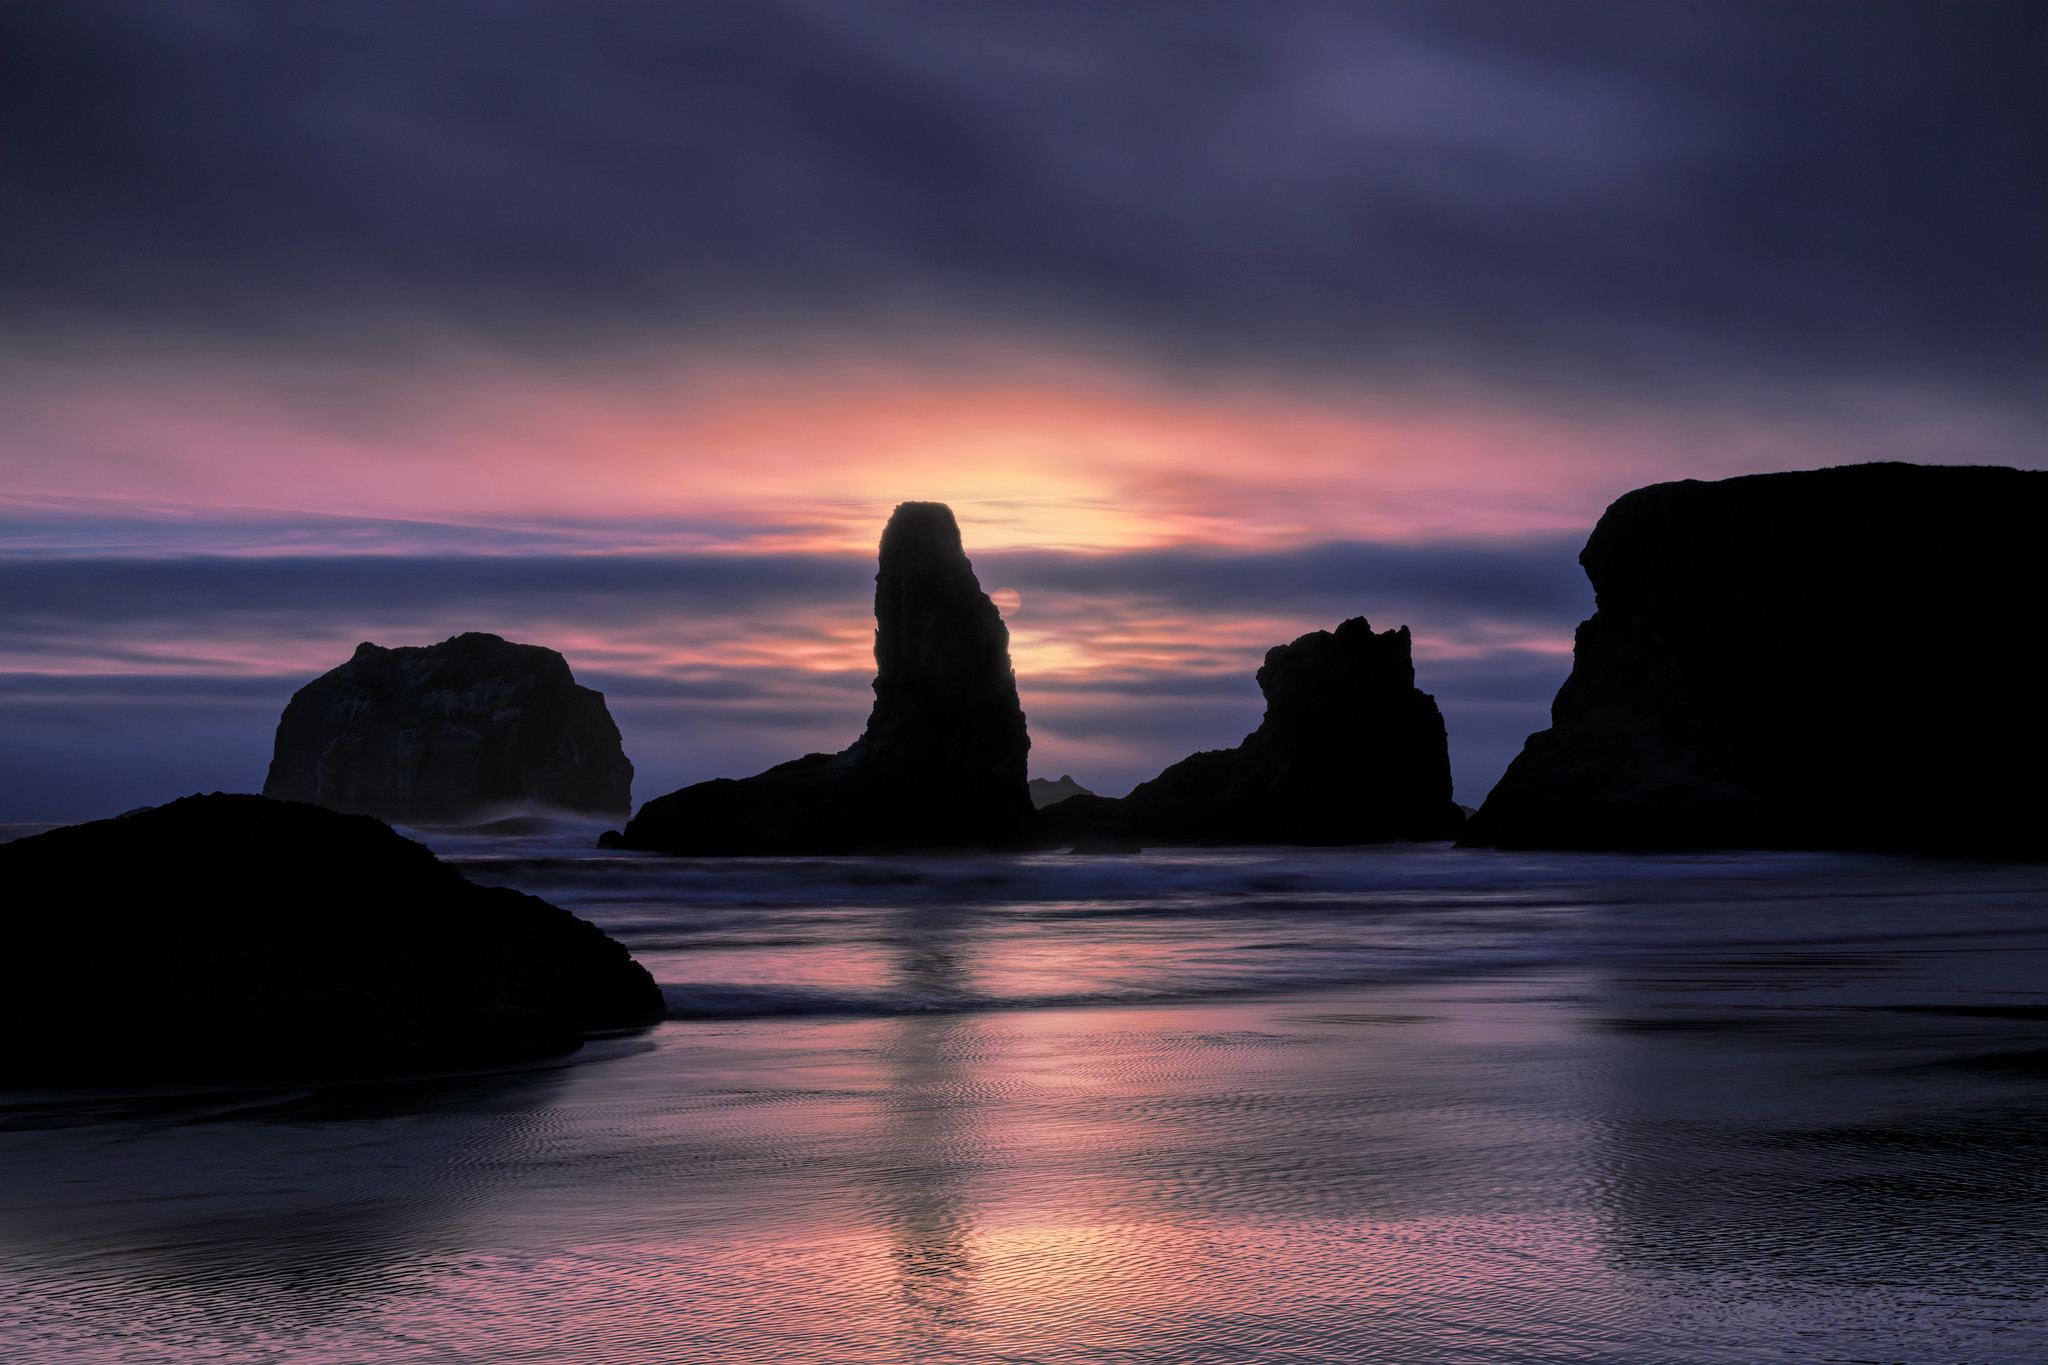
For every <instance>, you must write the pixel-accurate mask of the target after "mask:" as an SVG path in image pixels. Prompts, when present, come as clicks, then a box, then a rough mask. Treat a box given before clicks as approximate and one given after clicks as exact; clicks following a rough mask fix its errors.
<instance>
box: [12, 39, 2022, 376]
mask: <svg viewBox="0 0 2048 1365" xmlns="http://www.w3.org/2000/svg"><path fill="white" fill-rule="evenodd" d="M6 22H7V24H8V28H9V31H8V33H7V34H6V44H5V45H6V48H7V50H8V52H9V53H10V72H9V79H8V81H7V82H6V90H5V98H6V99H7V100H8V102H9V103H8V107H7V109H6V111H5V120H6V123H7V126H8V128H9V130H10V134H9V137H8V139H7V140H6V144H5V147H4V149H0V151H4V154H5V156H6V157H7V158H8V164H7V166H6V168H5V173H6V176H7V180H8V183H9V184H10V186H11V188H12V192H11V194H10V196H9V213H10V218H9V223H8V228H7V232H6V234H5V240H6V242H7V243H8V246H7V250H8V251H9V252H10V253H11V258H10V262H9V267H8V270H7V276H8V278H9V280H10V281H12V285H11V287H12V289H13V291H14V292H13V297H12V299H11V302H10V314H11V316H13V317H14V318H15V319H16V320H17V321H16V327H17V329H18V331H17V335H19V336H21V337H23V338H26V339H27V340H28V342H30V343H31V344H38V345H43V346H48V345H50V344H52V342H53V339H60V338H67V337H68V338H71V339H73V340H76V339H77V338H78V337H79V336H80V335H82V334H86V333H90V334H93V335H100V334H102V333H114V334H118V335H119V336H121V337H122V338H123V339H124V344H134V345H141V346H144V347H145V348H146V347H147V346H148V345H149V344H151V343H149V341H148V339H147V337H146V336H145V337H142V338H141V339H139V340H138V339H137V332H138V329H149V330H152V331H153V332H155V333H158V334H161V333H163V332H164V331H165V330H166V329H168V332H169V333H173V334H175V333H211V334H214V335H218V336H227V337H231V338H238V339H239V341H240V342H249V341H250V340H251V339H253V338H262V339H265V340H266V342H267V341H275V340H276V339H278V338H287V339H289V341H290V344H292V345H296V346H300V347H306V348H313V349H325V350H331V351H337V352H350V353H352V357H353V363H357V364H360V365H365V366H367V365H373V364H375V363H377V361H376V359H375V357H376V356H377V355H378V353H379V351H380V350H381V349H386V348H388V347H389V346H390V344H391V327H392V326H393V325H395V324H401V323H402V324H404V325H405V326H414V325H417V327H419V328H422V329H425V330H426V331H427V332H436V331H439V332H441V333H446V332H449V331H454V332H460V333H465V334H470V335H483V336H489V337H491V338H493V341H494V344H502V345H506V346H509V347H511V348H513V349H515V350H516V349H522V348H523V349H525V350H526V351H527V352H529V353H547V354H551V355H554V356H556V357H560V356H562V355H565V354H575V355H583V356H587V355H588V354H590V353H591V349H592V347H593V346H597V345H599V343H601V342H602V343H604V344H612V343H619V344H626V343H628V342H630V340H631V339H632V338H634V337H636V336H637V337H646V336H660V337H668V338H673V337H676V336H678V335H695V336H700V337H712V338H720V339H726V340H732V341H735V343H737V341H738V339H743V338H745V337H747V336H750V335H788V336H800V335H802V334H804V331H805V329H816V328H825V329H827V330H829V331H833V332H835V333H837V334H841V335H845V334H857V335H858V336H860V337H861V338H863V339H864V341H865V342H866V343H867V344H869V345H871V346H873V345H887V344H888V340H889V338H890V337H891V336H892V335H904V336H911V337H915V336H922V335H925V334H926V333H928V332H931V331H933V330H937V331H938V332H941V333H944V332H948V331H953V332H958V331H963V330H965V331H982V330H989V329H993V330H995V331H997V332H1003V333H1009V334H1017V335H1038V336H1041V337H1062V338H1066V339H1067V340H1068V342H1069V343H1077V342H1079V341H1080V340H1081V339H1084V338H1088V337H1094V338H1097V339H1098V340H1099V341H1100V342H1101V343H1102V344H1104V345H1109V346H1113V347H1125V348H1133V349H1135V350H1136V351H1139V352H1142V353H1144V354H1146V355H1149V356H1152V357H1154V358H1155V359H1158V360H1160V361H1161V362H1162V363H1167V364H1188V365H1193V366H1196V367H1197V368H1200V367H1205V366H1210V365H1214V364H1224V365H1228V366H1245V365H1250V366H1253V367H1260V366H1265V367H1273V366H1278V367H1280V368H1283V369H1284V368H1300V367H1307V368H1325V369H1327V368H1329V367H1331V366H1335V367H1337V368H1338V369H1339V370H1340V371H1344V372H1348V373H1354V374H1355V373H1357V371H1358V367H1359V366H1360V365H1365V366H1367V367H1370V368H1372V369H1374V370H1375V371H1377V372H1380V373H1386V372H1389V371H1404V370H1414V369H1416V368H1418V367H1420V368H1421V369H1424V370H1431V371H1435V370H1440V369H1444V368H1449V369H1453V370H1459V371H1462V372H1467V373H1477V374H1485V375H1489V376H1491V377H1492V380H1493V381H1497V382H1501V383H1510V384H1515V385H1521V386H1523V387H1525V388H1528V389H1531V390H1534V391H1538V392H1543V391H1549V390H1552V389H1554V388H1556V387H1557V386H1559V385H1565V386H1568V387H1571V388H1574V389H1578V390H1587V391H1590V390H1600V389H1621V390H1628V391H1635V390H1639V389H1642V388H1644V387H1657V388H1663V389H1666V390H1671V391H1692V390H1698V389H1702V388H1704V389H1709V390H1711V389H1714V388H1717V387H1723V386H1726V385H1728V384H1731V383H1734V384H1740V385H1750V386H1761V387H1763V388H1767V389H1768V388H1772V387H1773V386H1782V385H1784V384H1787V383H1789V384H1792V385H1795V386H1796V385H1805V384H1813V383H1832V382H1838V381H1846V382H1853V383H1859V384H1863V383H1870V382H1873V381H1874V380H1881V381H1882V382H1887V383H1898V382H1911V383H1914V384H1924V385H1928V386H1931V387H1933V388H1937V389H1945V390H1956V391H1960V392H1967V393H1970V394H1976V395H1980V396H1982V397H1984V398H1985V400H1986V401H1994V402H1997V403H2000V404H2005V405H2008V406H2016V407H2017V408H2018V409H2020V410H2023V411H2026V412H2030V413H2034V414H2037V415H2038V412H2039V403H2038V400H2037V399H2036V398H2034V397H2033V396H2032V394H2031V390H2032V386H2033V380H2034V376H2035V374H2036V373H2037V372H2038V363H2039V360H2040V358H2041V355H2042V339H2041V328H2040V325H2039V324H2040V320H2041V317H2042V315H2043V311H2044V307H2048V265H2044V263H2043V261H2042V258H2041V254H2040V253H2039V252H2038V250H2037V249H2036V248H2037V245H2038V235H2039V229H2040V226H2041V223H2042V220H2043V218H2044V216H2048V214H2044V208H2048V175H2044V167H2048V132H2044V130H2048V117H2043V115H2044V114H2048V82H2044V80H2043V78H2042V75H2041V72H2040V70H2039V63H2038V61H2037V60H2036V58H2037V55H2038V52H2039V50H2040V48H2041V44H2042V39H2043V37H2044V28H2048V15H2044V12H2043V11H2042V10H2041V8H2040V7H2039V6H2038V5H2033V4H2028V3H2022V2H2020V0H2012V2H2010V3H2006V2H2002V0H1983V2H1982V3H1973V4H1970V5H1967V6H1957V5H1954V4H1945V3H1921V4H1900V3H1868V4H1858V5H1854V6H1844V5H1839V4H1830V3H1800V2H1798V0H1794V2H1792V3H1783V4H1738V3H1708V4H1704V5H1691V6H1613V5H1585V4H1550V5H1543V6H1530V5H1526V4H1522V3H1518V0H1496V3H1476V4H1475V3H1457V2H1455V0H1453V2H1452V3H1443V2H1442V0H1432V2H1431V3H1386V4H1376V5H1330V4H1322V3H1311V2H1307V0H1303V2H1293V0H1281V2H1278V3H1271V4H1260V5H1255V6H1254V5H1242V4H1230V3H1194V4H1180V5H1170V6H1169V5H1100V4H1077V3H1043V0H1033V2H1031V3H1019V2H1012V3H1004V2H1002V0H991V2H989V3H978V4H974V5H957V4H949V3H938V2H937V0H923V2H921V3H881V2H880V0H871V2H869V3H861V4H837V3H834V4H822V3H800V2H778V0H744V3H740V2H738V0H731V2H721V0H707V3H699V4H691V5H641V4H624V3H596V4H578V5H563V4H547V3H491V4H482V3H469V2H467V0H406V2H405V3H377V2H375V0H372V2H371V3H349V4H305V5H288V6H279V5H269V4H261V3H217V2H216V3H207V2H205V0H175V3H171V2H166V0H154V2H150V0H144V2H143V3H117V2H114V0H109V2H108V3H101V4H94V5H25V6H16V7H12V8H11V9H10V10H9V11H8V18H7V21H6ZM80 329H83V332H81V330H80ZM764 329H765V331H764ZM351 348H353V349H351ZM392 363H394V364H395V365H397V366H400V367H402V366H404V365H405V364H406V363H408V362H407V360H406V358H405V357H404V356H402V355H401V356H397V357H395V358H394V360H393V362H392Z"/></svg>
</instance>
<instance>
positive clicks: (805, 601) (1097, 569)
mask: <svg viewBox="0 0 2048 1365" xmlns="http://www.w3.org/2000/svg"><path fill="white" fill-rule="evenodd" d="M1576 545H1577V542H1576V540H1573V541H1570V542H1566V541H1561V540H1560V541H1537V542H1531V543H1525V544H1506V545H1482V546H1467V545H1429V544H1424V545H1412V546H1399V545H1373V544H1350V543H1342V544H1332V545H1315V546H1309V547H1307V548H1305V549H1301V550H1291V551H1278V552H1268V553H1226V552H1220V551H1203V550H1144V551H1131V552H1126V553H1121V554H1059V553H1050V552H1036V551H1034V552H1013V553H1008V554H1000V553H999V554H986V555H980V556H977V557H976V560H975V563H976V567H977V569H978V571H979V574H980V577H981V579H982V582H983V584H984V585H985V586H987V587H990V588H994V587H997V586H1010V587H1015V588H1017V589H1019V590H1020V591H1021V592H1022V593H1023V595H1024V600H1025V604H1026V606H1025V610H1026V612H1028V613H1031V615H1032V616H1034V617H1035V616H1036V615H1038V614H1039V613H1042V612H1050V611H1054V610H1058V609H1059V606H1060V604H1062V603H1073V602H1076V601H1085V600H1091V599H1094V600H1115V601H1117V602H1119V603H1125V604H1130V603H1136V604H1139V605H1142V606H1145V607H1148V608H1152V609H1154V610H1157V611H1163V612H1166V613H1169V614H1172V615H1174V616H1177V617H1179V618H1180V619H1182V620H1184V621H1186V622H1187V623H1189V624H1190V625H1199V623H1200V622H1201V620H1202V618H1203V617H1204V616H1206V615H1211V614H1213V615H1216V616H1232V615H1242V614H1246V613H1288V612H1293V613H1306V614H1308V615H1311V616H1317V617H1321V616H1328V617H1329V618H1330V620H1329V624H1331V625H1335V624H1336V623H1337V621H1338V620H1340V619H1342V617H1343V616H1345V615H1356V614H1358V613H1359V612H1361V611H1365V610H1367V608H1368V606H1370V605H1371V604H1372V603H1375V602H1378V603H1388V604H1394V603H1398V604H1399V607H1400V609H1401V610H1402V611H1405V612H1409V613H1413V614H1415V615H1416V617H1417V619H1416V620H1414V621H1413V622H1412V624H1413V625H1415V626H1416V628H1417V629H1423V628H1424V627H1425V626H1426V625H1427V624H1428V623H1429V622H1430V620H1432V619H1434V620H1435V621H1438V622H1443V623H1450V622H1465V621H1469V620H1473V619H1485V620H1509V621H1525V622H1532V623H1541V624H1543V625H1546V626H1551V627H1560V626H1561V627H1564V628H1567V629H1568V628H1569V626H1570V624H1571V623H1572V622H1574V621H1576V620H1578V619H1579V617H1580V616H1582V615H1584V614H1585V611H1586V609H1587V608H1588V606H1589V600H1588V594H1587V590H1586V588H1585V578H1584V575H1583V574H1582V573H1581V572H1580V571H1579V568H1578V565H1577V563H1576V560H1575V553H1576ZM873 566H874V561H873V559H872V557H871V556H866V555H850V554H849V555H822V554H808V555H610V556H607V555H569V556H541V555H444V556H405V555H334V556H292V557H281V558H265V559H258V558H252V557H241V556H227V555H206V556H198V555H195V556H185V557H177V558H108V559H84V558H76V559H72V558H34V559H12V560H0V595H4V596H5V598H6V600H7V603H8V612H7V625H6V626H5V628H4V631H5V635H6V637H8V638H9V639H10V640H11V643H12V646H13V647H15V648H26V647H28V641H29V638H30V637H32V636H37V635H42V634H43V633H44V632H49V633H50V634H51V636H52V637H61V638H64V639H71V638H75V637H76V636H77V635H79V634H92V633H97V632H99V631H103V630H107V629H110V628H115V627H126V626H130V625H134V624H136V623H146V622H163V623H170V622H182V623H191V622H194V621H196V620H199V619H201V618H207V617H220V616H246V617H266V618H292V619H294V620H297V621H298V622H300V623H301V624H303V625H306V626H311V625H312V624H313V623H315V622H320V623H325V622H329V621H332V620H334V619H336V618H347V619H356V620H362V621H366V622H367V621H374V620H377V619H379V618H388V617H390V616H392V615H393V614H403V615H406V616H413V615H420V614H425V615H435V616H438V615H460V614H463V613H469V614H472V615H500V614H503V613H506V612H517V613H519V614H521V615H524V616H527V617H538V618H542V619H551V620H573V621H576V622H579V623H581V624H584V625H587V626H592V627H600V626H604V625H613V624H621V623H628V622H647V621H655V622H659V621H660V620H662V619H664V618H668V619H673V620H674V621H675V622H676V623H677V629H678V630H682V629H684V628H685V625H684V623H686V622H701V621H702V620H704V619H705V618H707V617H714V616H725V617H744V618H750V619H755V620H761V621H766V622H772V621H773V619H774V618H775V615H776V614H777V613H788V612H790V611H791V610H792V609H799V608H805V607H821V606H822V607H844V608H845V609H846V610H847V611H848V612H849V613H864V612H865V610H866V603H867V600H868V597H869V595H870V594H871V593H872V591H873V589H872V588H871V586H870V584H871V582H872V579H873V574H874V567H873ZM1026 619H1030V618H1029V617H1027V618H1026ZM1379 624H1382V625H1393V624H1400V622H1391V621H1387V622H1380V623H1379ZM1275 643H1279V642H1278V641H1275Z"/></svg>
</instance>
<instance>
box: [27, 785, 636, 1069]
mask: <svg viewBox="0 0 2048 1365" xmlns="http://www.w3.org/2000/svg"><path fill="white" fill-rule="evenodd" d="M0 877H4V878H5V881H6V885H7V887H8V896H7V903H6V909H5V910H4V911H0V914H4V916H5V919H4V923H5V926H6V927H5V933H6V952H5V954H4V955H0V1017H4V1019H5V1030H6V1037H7V1039H8V1044H7V1047H6V1049H5V1052H4V1054H0V1056H4V1062H0V1076H4V1079H0V1083H4V1084H7V1085H14V1086H29V1087H41V1086H76V1085H101V1084H113V1083H129V1082H147V1083H156V1082H168V1081H214V1080H245V1079H262V1078H274V1077H308V1078H311V1077H325V1076H349V1075H393V1074H401V1073H407V1072H419V1071H433V1070H444V1069H449V1068H458V1067H471V1066H488V1065H496V1064H501V1063H506V1062H516V1061H521V1060H525V1059H528V1058H534V1057H546V1056H553V1055H556V1054H560V1053H564V1052H570V1051H573V1050H575V1049H576V1048H577V1047H579V1046H581V1044H582V1041H583V1034H584V1031H585V1030H587V1029H595V1028H609V1027H618V1026H625V1025H631V1024H635V1023H639V1022H641V1021H644V1020H645V1019H647V1018H649V1017H651V1016H653V1015H655V1014H657V1013H658V1012H659V1011H660V1010H661V1007H662V1001H661V993H660V992H659V991H658V990H657V989H656V988H655V985H654V982H653V980H652V979H651V978H649V976H648V975H647V972H646V969H645V968H643V967H641V966H640V965H639V964H638V963H636V962H634V961H633V959H632V957H631V956H630V955H628V953H627V952H626V950H625V949H624V948H623V947H621V946H620V945H619V944H617V943H615V942H613V941H612V940H611V939H609V938H607V937H606V936H605V935H604V933H603V932H602V931H600V930H599V929H598V928H597V927H596V926H595V925H592V924H589V923H586V922H585V921H583V920H580V919H577V918H576V917H575V916H574V915H571V914H569V913H568V912H567V911H566V910H561V909H558V908H556V907H555V906H552V905H550V904H548V903H547V902H546V901H543V900H538V899H536V898H534V897H532V896H528V895H523V894H521V893H520V892H517V891H511V890H507V889H504V888H501V887H484V886H477V885H475V884H473V883H471V882H469V881H468V880H466V879H465V878H464V877H463V876H462V874H461V873H459V872H457V871H456V870H455V869H454V868H452V867H450V866H448V865H447V864H445V863H443V862H442V861H441V860H440V859H438V858H436V857H435V856H434V855H433V854H432V853H430V852H429V851H428V850H427V849H425V848H423V847H421V846H420V845H419V844H416V843H413V842H412V841H411V840H409V839H406V838H403V837H401V836H400V835H398V834H396V833H395V832H393V831H392V830H391V829H390V827H389V826H386V825H384V824H382V823H380V822H379V821H377V820H374V819H372V818H370V817H369V816H365V815H342V814H338V813H336V812H334V811H330V810H323V809H321V808H320V807H318V806H310V805H304V804H301V803H297V802H285V801H272V800H269V799H267V798H265V797H261V796H237V795H224V794H222V793H219V792H216V793H214V794H213V795H211V796H189V797H186V798H185V799H183V800H181V801H173V802H170V803H169V804H167V805H163V806H158V807H155V808H154V809H151V810H146V811H142V812H139V813H137V814H134V815H129V816H123V817H120V818H117V819H113V820H99V821H95V822H93V823H91V824H85V825H72V826H69V827H67V828H63V829H56V830H51V831H50V832H48V833H46V834H39V835H35V836H33V837H30V838H27V839H21V840H17V841H15V842H13V843H10V844H5V845H0Z"/></svg>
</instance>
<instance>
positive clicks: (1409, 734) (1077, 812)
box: [1044, 616, 1464, 850]
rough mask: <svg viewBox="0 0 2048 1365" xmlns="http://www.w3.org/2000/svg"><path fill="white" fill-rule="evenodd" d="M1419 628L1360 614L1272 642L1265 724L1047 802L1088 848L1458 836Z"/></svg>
mask: <svg viewBox="0 0 2048 1365" xmlns="http://www.w3.org/2000/svg"><path fill="white" fill-rule="evenodd" d="M1410 648H1411V642H1410V639H1409V635H1408V628H1407V627H1406V626H1403V627H1401V628H1400V629H1399V630H1389V631H1385V632H1382V633H1379V634H1375V633H1374V632H1373V629H1372V627H1371V626H1370V625H1369V624H1367V622H1366V620H1365V618H1364V617H1362V616H1359V617H1353V618H1352V619H1351V620H1349V621H1346V622H1344V624H1342V625H1340V626H1338V627H1337V629H1336V630H1335V632H1331V631H1327V630H1319V631H1315V632H1313V633H1312V634H1308V635H1304V636H1302V637H1301V638H1300V639H1298V640H1296V641H1295V642H1294V643H1293V644H1291V645H1278V646H1275V647H1274V648H1272V649H1270V650H1268V651H1266V663H1265V667H1263V668H1261V669H1260V670H1259V673H1258V681H1259V690H1260V691H1261V692H1263V693H1264V694H1265V697H1266V715H1265V719H1264V720H1263V721H1261V722H1260V724H1259V728H1258V729H1257V730H1255V731H1253V732H1252V733H1251V734H1249V735H1247V736H1245V740H1244V743H1243V744H1241V745H1239V746H1238V747H1237V748H1235V749H1215V750H1210V751H1208V752H1205V753H1198V754H1195V755H1193V756H1191V757H1188V758H1184V759H1182V760H1181V761H1180V762H1178V763H1176V764H1174V765H1173V766H1172V767H1170V768H1168V769H1167V770H1166V771H1165V772H1163V773H1161V774H1159V776H1157V777H1155V778H1153V779H1152V780H1151V781H1150V782H1143V783H1140V784H1139V785H1138V786H1137V787H1136V788H1134V789H1133V790H1132V792H1131V794H1130V795H1129V796H1126V797H1124V798H1123V799H1122V800H1113V799H1110V798H1107V797H1100V796H1076V797H1070V798H1068V799H1067V800H1065V801H1062V802H1060V803H1059V804H1057V805H1053V806H1048V807H1047V808H1046V810H1045V812H1044V814H1045V817H1046V819H1047V822H1048V824H1049V826H1050V827H1051V828H1052V829H1053V830H1054V831H1055V832H1057V833H1059V834H1061V835H1062V836H1064V837H1066V838H1068V839H1071V840H1073V841H1074V842H1075V843H1076V844H1077V846H1079V847H1080V848H1082V849H1084V850H1086V849H1091V848H1101V849H1104V850H1111V849H1118V848H1123V847H1127V846H1128V845H1129V844H1130V843H1132V842H1138V843H1150V844H1209V845H1216V844H1370V843H1383V842H1386V841H1389V840H1394V839H1448V838H1452V837H1454V836H1455V835H1456V834H1457V832H1458V829H1459V827H1460V826H1461V825H1462V823H1463V820H1464V817H1463V815H1462V814H1461V813H1460V811H1459V810H1458V808H1457V806H1455V805H1454V804H1452V802H1451V767H1450V754H1449V749H1448V747H1447V745H1446V742H1445V738H1444V722H1443V717H1442V716H1441V715H1440V714H1438V712H1437V709H1436V699H1435V698H1433V697H1431V696H1430V695H1429V694H1428V693H1426V692H1423V691H1421V690H1420V689H1418V688H1417V687H1416V686H1415V665H1414V662H1413V659H1412V657H1411V653H1410Z"/></svg>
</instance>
